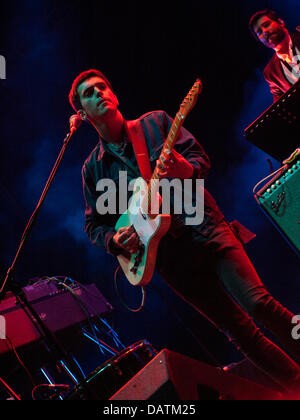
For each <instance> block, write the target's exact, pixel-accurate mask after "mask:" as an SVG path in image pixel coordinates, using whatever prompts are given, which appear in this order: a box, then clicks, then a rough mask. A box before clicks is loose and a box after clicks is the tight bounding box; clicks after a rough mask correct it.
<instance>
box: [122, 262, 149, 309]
mask: <svg viewBox="0 0 300 420" xmlns="http://www.w3.org/2000/svg"><path fill="white" fill-rule="evenodd" d="M120 269H121V266H120V265H119V267H118V268H117V269H116V271H115V275H114V285H115V291H116V293H117V295H118V297H119V299H120V301H121V303H122V304H123V305H124V307H125V308H126V309H127V310H128V311H130V312H139V311H141V310H142V309H143V307H144V305H145V297H146V290H145V287H144V286H141V288H142V301H141V304H140V306H139V307H138V308H137V309H132V308H130V307H129V306H128V305H127V304H126V303H125V302H124V300H123V299H122V297H121V295H120V293H119V290H118V285H117V277H118V272H119V270H120Z"/></svg>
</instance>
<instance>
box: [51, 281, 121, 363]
mask: <svg viewBox="0 0 300 420" xmlns="http://www.w3.org/2000/svg"><path fill="white" fill-rule="evenodd" d="M49 279H50V278H49ZM66 279H67V280H69V281H71V282H72V283H74V284H75V283H76V282H75V281H74V280H72V279H70V278H69V277H65V278H64V280H66ZM51 280H54V281H57V282H58V283H59V284H61V285H62V286H63V287H64V288H65V289H66V290H68V292H69V293H70V294H71V296H73V298H74V299H75V300H76V302H77V303H78V304H79V306H80V309H81V310H82V312H83V314H84V315H85V317H86V318H87V321H88V323H89V326H90V328H91V331H92V334H93V336H94V339H95V342H96V343H97V345H98V347H99V350H100V352H101V354H103V351H102V349H101V345H102V346H105V347H107V348H108V349H110V351H111V352H112V353H113V354H114V355H117V354H118V353H119V352H118V351H117V350H115V349H113V348H112V347H110V346H109V345H108V344H107V343H105V342H104V341H102V340H100V339H99V337H98V336H97V334H96V331H95V328H94V326H93V324H92V322H91V315H90V313H89V310H88V308H86V305H85V304H84V303H83V302H82V300H81V299H80V297H79V296H78V295H77V294H76V293H75V292H74V290H73V289H72V288H71V287H70V286H68V285H67V284H66V283H64V282H63V281H61V280H60V279H59V278H57V277H52V278H51Z"/></svg>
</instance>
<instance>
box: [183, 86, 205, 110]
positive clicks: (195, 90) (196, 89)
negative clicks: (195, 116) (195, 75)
mask: <svg viewBox="0 0 300 420" xmlns="http://www.w3.org/2000/svg"><path fill="white" fill-rule="evenodd" d="M202 88H203V85H202V82H201V80H200V79H197V80H196V82H195V83H194V85H193V87H192V89H191V90H190V91H189V93H188V94H187V95H186V97H185V98H184V100H183V102H182V104H181V105H180V113H181V117H182V118H185V117H186V116H187V114H188V113H189V112H190V111H191V110H192V109H193V108H194V106H195V104H196V102H197V98H198V95H199V94H200V93H201V92H202Z"/></svg>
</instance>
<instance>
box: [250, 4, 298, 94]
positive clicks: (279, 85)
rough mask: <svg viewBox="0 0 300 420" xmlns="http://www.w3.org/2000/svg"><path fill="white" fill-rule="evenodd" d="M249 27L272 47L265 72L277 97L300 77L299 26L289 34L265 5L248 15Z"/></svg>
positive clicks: (267, 45) (277, 17)
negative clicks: (272, 53)
mask: <svg viewBox="0 0 300 420" xmlns="http://www.w3.org/2000/svg"><path fill="white" fill-rule="evenodd" d="M249 28H250V31H251V32H252V34H253V35H254V37H255V38H256V39H257V40H259V41H260V42H261V43H262V44H263V45H265V46H266V47H268V48H272V49H273V50H274V51H275V54H274V56H273V57H272V59H271V61H270V62H269V63H268V65H267V66H266V68H265V70H264V76H265V79H266V81H267V82H268V83H269V86H270V90H271V93H272V95H273V98H274V101H276V100H277V99H279V98H280V96H282V95H283V94H284V93H285V92H286V91H287V90H289V89H290V88H291V87H292V86H293V85H294V84H295V83H296V82H297V81H298V80H299V78H300V26H298V27H297V29H296V30H295V31H294V32H293V33H291V34H290V33H289V31H288V29H287V27H286V25H285V23H284V21H283V20H282V19H280V17H279V16H277V14H276V13H275V12H274V11H272V10H268V9H266V10H263V11H259V12H256V13H255V14H254V15H253V16H252V17H251V19H250V22H249Z"/></svg>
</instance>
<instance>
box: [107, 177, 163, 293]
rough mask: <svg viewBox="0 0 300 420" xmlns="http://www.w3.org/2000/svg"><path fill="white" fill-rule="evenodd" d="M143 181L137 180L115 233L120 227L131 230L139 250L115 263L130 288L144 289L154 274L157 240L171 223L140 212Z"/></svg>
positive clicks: (127, 254)
mask: <svg viewBox="0 0 300 420" xmlns="http://www.w3.org/2000/svg"><path fill="white" fill-rule="evenodd" d="M143 184H144V180H143V179H141V178H139V179H137V180H136V182H135V185H134V195H133V197H132V200H131V201H130V204H129V207H128V210H127V211H126V212H125V213H124V214H122V216H121V217H120V218H119V220H118V222H117V224H116V227H115V229H116V231H118V229H120V228H121V227H130V226H133V227H134V228H135V231H136V233H137V234H138V236H139V238H140V241H141V243H142V244H143V249H141V250H140V251H138V252H137V253H135V254H129V253H126V251H125V253H124V254H122V255H118V257H117V258H118V261H119V264H120V266H121V268H122V270H123V272H124V274H125V276H126V277H127V279H128V281H129V282H130V283H131V284H132V285H133V286H145V285H146V284H148V283H149V282H150V281H151V278H152V276H153V273H154V269H155V264H156V256H157V249H158V245H159V242H160V240H161V238H162V237H163V236H164V235H165V234H166V233H167V231H168V230H169V228H170V224H171V216H170V215H168V214H158V215H157V216H156V217H153V216H151V217H150V215H148V214H146V213H145V212H144V211H143V206H142V202H143V198H144V196H145V192H144V188H143Z"/></svg>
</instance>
